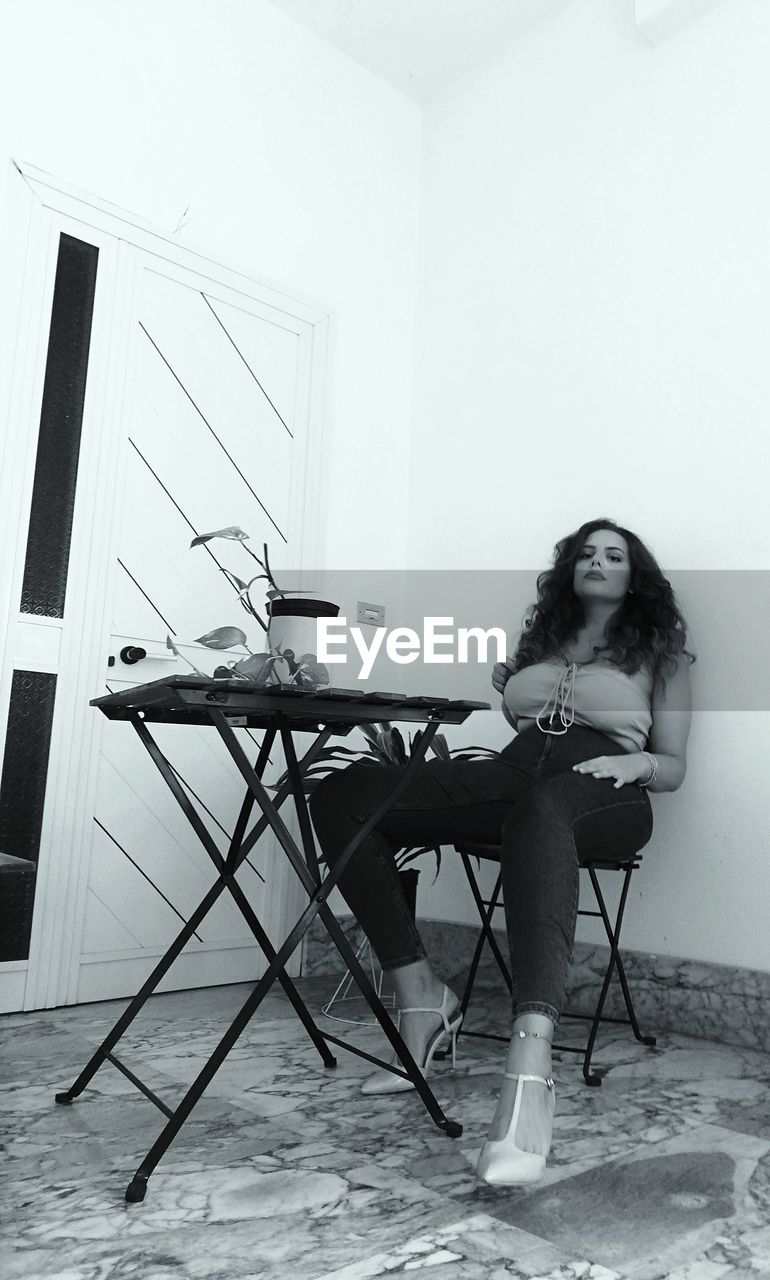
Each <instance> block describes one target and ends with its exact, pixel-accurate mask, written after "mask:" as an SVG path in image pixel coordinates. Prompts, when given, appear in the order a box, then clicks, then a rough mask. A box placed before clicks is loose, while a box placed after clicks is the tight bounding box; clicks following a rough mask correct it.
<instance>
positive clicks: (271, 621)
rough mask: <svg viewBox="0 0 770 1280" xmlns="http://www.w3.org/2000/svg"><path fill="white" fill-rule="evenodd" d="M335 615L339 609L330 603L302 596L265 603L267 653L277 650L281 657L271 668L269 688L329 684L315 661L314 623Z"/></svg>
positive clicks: (316, 632)
mask: <svg viewBox="0 0 770 1280" xmlns="http://www.w3.org/2000/svg"><path fill="white" fill-rule="evenodd" d="M339 611H340V607H339V605H338V604H332V602H331V601H330V600H311V599H309V598H306V597H304V596H297V597H279V598H278V599H275V600H271V601H270V602H269V606H268V630H267V639H268V644H269V646H270V648H271V649H280V651H281V653H282V655H283V657H282V658H280V659H279V660H278V661H277V662H276V663H275V665H274V667H273V670H272V673H271V683H272V684H289V683H291V684H300V685H303V684H304V685H308V686H311V687H312V686H315V685H324V684H328V683H329V672H328V671H327V669H326V667H325V666H324V665H323V664H322V663H319V662H318V659H317V653H318V619H319V618H336V617H337V616H338V614H339ZM298 668H300V671H299V679H298V678H297V671H298Z"/></svg>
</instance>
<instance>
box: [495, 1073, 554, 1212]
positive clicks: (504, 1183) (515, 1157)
mask: <svg viewBox="0 0 770 1280" xmlns="http://www.w3.org/2000/svg"><path fill="white" fill-rule="evenodd" d="M503 1074H504V1075H505V1078H506V1080H517V1081H518V1084H517V1085H516V1097H515V1099H514V1102H513V1115H512V1116H511V1123H510V1125H509V1126H508V1132H507V1134H506V1135H505V1137H504V1138H500V1139H499V1140H492V1139H487V1141H486V1142H485V1143H484V1146H483V1147H482V1148H481V1154H480V1155H479V1159H478V1163H477V1165H476V1171H477V1173H478V1175H479V1177H480V1178H483V1179H484V1181H485V1182H488V1183H490V1184H491V1185H492V1186H495V1187H511V1186H518V1185H520V1184H524V1183H527V1182H537V1181H538V1179H539V1178H541V1177H542V1176H543V1173H544V1172H545V1160H546V1157H545V1156H544V1155H539V1154H538V1153H537V1152H535V1151H522V1149H521V1147H517V1146H516V1123H517V1121H518V1119H519V1111H520V1110H521V1098H522V1094H523V1092H524V1088H523V1086H524V1082H525V1081H526V1080H537V1081H539V1083H540V1084H544V1085H545V1087H546V1089H547V1090H548V1092H549V1093H550V1094H551V1096H552V1097H553V1098H555V1096H556V1092H555V1090H556V1086H555V1085H554V1082H553V1080H552V1079H551V1077H550V1076H548V1077H545V1076H530V1075H518V1074H516V1073H515V1072H513V1071H505V1072H504V1073H503ZM550 1149H551V1142H550V1139H549V1141H548V1150H549V1151H550Z"/></svg>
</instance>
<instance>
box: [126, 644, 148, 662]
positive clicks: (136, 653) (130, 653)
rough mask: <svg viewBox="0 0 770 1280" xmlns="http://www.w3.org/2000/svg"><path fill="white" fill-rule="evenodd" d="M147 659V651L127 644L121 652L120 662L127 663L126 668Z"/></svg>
mask: <svg viewBox="0 0 770 1280" xmlns="http://www.w3.org/2000/svg"><path fill="white" fill-rule="evenodd" d="M146 657H147V650H146V649H142V648H141V647H140V646H139V645H138V644H127V645H126V646H125V648H124V649H121V651H120V660H121V662H125V664H126V666H128V667H133V665H134V663H135V662H141V661H142V658H146Z"/></svg>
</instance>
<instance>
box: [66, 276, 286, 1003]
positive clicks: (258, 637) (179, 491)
mask: <svg viewBox="0 0 770 1280" xmlns="http://www.w3.org/2000/svg"><path fill="white" fill-rule="evenodd" d="M135 259H136V287H135V290H134V297H135V304H134V305H135V314H134V316H133V317H132V320H133V338H132V348H131V363H130V374H129V377H128V379H127V383H126V394H125V401H124V406H123V415H122V419H123V431H124V433H125V444H124V477H123V489H122V500H121V508H122V510H121V516H120V521H119V532H118V536H117V545H116V549H115V559H116V561H117V565H118V576H117V580H116V584H115V585H116V590H115V595H114V603H113V615H112V633H111V646H110V652H111V654H112V656H113V658H114V659H115V663H114V666H113V667H111V668H109V669H108V670H107V671H106V672H105V683H106V686H107V687H108V688H111V689H117V688H120V687H125V686H126V684H135V683H144V682H145V681H147V680H151V679H157V678H159V677H160V676H163V675H164V674H167V673H168V672H169V671H170V670H179V671H182V670H186V669H188V670H189V668H187V667H186V666H185V664H184V663H183V662H181V661H179V660H175V661H173V662H171V663H169V662H168V661H167V660H166V659H167V657H168V650H167V649H166V647H165V643H166V636H167V634H170V635H171V636H172V637H173V640H174V643H175V644H177V645H179V646H181V647H182V651H183V652H184V653H185V655H186V656H187V658H188V659H189V660H190V661H191V662H193V663H194V664H195V666H196V667H198V668H199V669H201V670H204V671H207V672H212V671H213V670H214V668H215V667H216V666H217V665H219V664H220V663H222V662H226V661H227V660H228V659H236V658H238V657H242V656H244V653H245V650H244V649H238V650H234V651H232V652H228V653H222V652H217V651H212V650H209V649H207V648H205V647H204V646H201V645H196V644H195V643H194V642H195V639H196V637H198V636H201V635H203V634H205V633H206V632H207V631H209V630H211V629H213V628H215V627H218V626H225V625H228V626H229V625H233V626H239V627H241V628H242V629H243V630H244V631H245V632H246V633H247V636H248V641H247V644H248V647H249V648H251V649H252V651H259V650H261V649H262V648H263V647H264V633H263V632H262V631H261V629H260V628H259V626H258V624H257V623H256V622H255V621H254V620H253V619H252V618H250V617H249V616H248V615H247V614H246V612H245V611H244V610H243V609H242V606H241V605H240V602H239V600H238V597H237V592H235V591H234V590H233V588H232V586H231V584H230V583H229V582H228V580H227V578H226V576H225V574H224V573H222V572H221V571H220V568H219V567H218V566H219V565H224V566H226V567H227V568H228V569H230V570H232V572H234V573H236V574H237V575H238V576H239V577H240V578H242V579H244V580H248V579H249V578H251V577H253V576H254V575H255V574H256V573H260V572H261V569H260V568H259V566H258V565H257V564H256V562H255V561H254V559H253V558H252V557H251V556H250V555H249V554H248V553H247V551H246V550H245V549H244V547H243V546H242V545H241V544H240V543H239V542H237V541H224V540H217V541H216V542H214V543H212V544H211V545H210V546H199V547H196V548H194V549H190V541H191V539H192V538H193V537H194V536H196V535H197V534H199V533H205V532H210V531H212V530H214V529H217V528H222V527H226V526H229V525H239V526H240V527H242V528H243V529H244V530H245V531H246V532H247V533H248V534H249V545H250V546H251V547H252V548H253V550H254V551H255V553H256V554H258V555H259V556H260V558H261V557H262V544H263V542H266V543H267V544H268V547H269V549H270V558H271V564H273V565H274V566H275V569H276V573H277V574H278V573H279V572H280V566H281V564H283V565H286V564H287V561H288V559H289V557H290V555H291V551H292V545H293V543H294V542H295V541H296V538H295V536H294V535H295V532H296V531H295V529H294V528H293V521H294V520H295V513H296V510H297V505H298V498H297V489H298V487H301V486H302V484H303V479H304V463H305V458H304V451H303V446H304V434H305V432H304V427H303V423H302V422H301V421H297V415H296V410H295V407H296V406H297V405H298V404H300V405H301V404H302V403H303V402H304V401H305V400H306V394H305V393H303V390H302V388H298V385H297V384H298V381H299V380H300V379H301V377H302V364H301V360H300V357H301V340H300V334H299V333H298V332H297V325H296V322H295V323H294V325H293V326H292V324H291V323H290V321H289V319H288V317H286V316H284V315H282V314H280V313H279V312H275V311H271V309H270V308H267V307H265V306H263V305H260V304H258V302H257V301H256V300H255V305H254V306H253V308H252V309H251V310H249V309H248V308H247V306H246V302H245V301H244V300H243V299H242V298H241V299H239V301H238V305H235V304H234V303H232V302H228V301H227V299H226V298H225V297H223V296H222V295H221V294H220V295H219V296H216V297H214V296H213V295H212V291H211V284H210V281H208V280H207V281H203V280H198V279H196V277H195V275H194V273H192V272H190V271H189V270H185V271H179V270H178V269H176V268H173V269H172V268H168V269H162V268H161V267H160V266H159V264H158V263H157V262H156V261H153V260H151V259H149V258H147V257H146V256H144V255H141V254H139V255H135ZM204 285H205V288H204ZM265 585H266V584H262V586H263V590H262V591H261V592H257V593H256V599H257V600H258V601H262V600H264V586H265ZM127 644H128V645H136V646H140V647H141V648H143V649H145V650H146V652H147V655H148V656H147V658H146V659H144V660H142V661H141V662H139V663H136V664H135V665H132V666H128V665H127V664H126V663H125V662H123V661H122V660H121V657H120V654H121V650H122V649H124V648H125V646H126V645H127ZM153 734H154V736H155V738H156V741H158V743H159V745H160V747H161V750H162V751H163V753H164V755H165V756H166V757H167V759H169V760H170V761H171V763H172V764H173V766H174V768H175V769H176V770H177V772H178V776H179V777H180V780H181V781H182V784H183V786H184V787H185V790H186V791H187V793H188V795H189V796H190V798H191V799H192V801H193V803H194V804H195V807H196V809H197V810H198V811H199V812H200V814H201V816H202V817H203V819H204V822H205V823H206V826H207V828H208V829H209V831H210V832H211V834H212V835H213V836H214V838H215V839H216V840H217V842H218V845H219V847H220V849H222V850H225V849H226V847H227V840H228V838H229V835H230V833H231V832H232V830H233V828H234V825H235V821H236V818H237V813H238V808H239V805H240V802H241V798H242V794H243V788H242V783H241V780H240V775H239V774H238V773H237V771H236V769H235V767H234V765H233V764H232V762H231V761H230V758H229V756H228V755H227V753H226V751H225V749H224V747H223V744H222V743H221V741H220V739H219V737H218V735H217V733H216V731H215V730H214V729H213V727H212V728H211V729H206V728H195V727H182V726H173V725H163V726H156V727H155V728H154V729H153ZM243 741H244V745H245V746H246V749H247V751H248V753H249V754H250V755H251V756H252V757H254V758H256V754H257V750H258V747H259V735H251V734H248V733H247V732H246V731H244V733H243ZM94 820H95V824H96V831H95V834H94V841H93V848H92V856H91V869H90V874H89V878H88V890H87V894H88V901H87V906H86V916H85V925H84V934H83V946H82V951H83V964H84V966H85V967H86V972H85V973H84V982H85V984H86V987H83V988H82V989H83V990H85V989H86V988H87V990H88V992H89V994H90V995H91V997H93V994H94V992H95V991H98V992H99V993H100V994H101V995H102V996H103V997H105V998H106V997H110V996H113V995H118V994H124V992H122V991H118V990H117V989H116V985H115V984H116V980H119V979H118V978H117V975H118V974H119V972H120V969H119V966H117V965H116V960H117V959H118V957H121V958H123V959H125V960H127V961H129V960H134V959H136V958H137V957H139V956H141V955H142V954H146V955H147V956H148V961H149V959H150V956H153V957H154V955H155V954H157V953H158V952H159V951H162V950H163V949H165V947H166V946H167V945H168V943H169V941H170V940H171V938H172V937H173V936H174V935H175V934H176V933H177V932H178V930H179V928H180V927H181V922H182V921H183V920H185V919H187V918H188V917H189V915H190V914H191V913H192V911H193V910H194V908H195V907H196V906H197V905H198V903H199V901H200V900H201V899H202V898H203V897H204V895H205V894H206V892H207V890H208V888H209V886H210V884H211V870H210V860H209V857H208V855H207V853H206V852H205V850H204V849H203V847H202V845H201V844H200V842H199V840H198V839H197V837H196V836H195V834H194V832H193V831H192V829H191V828H190V826H189V824H188V823H187V821H186V819H185V818H184V816H183V814H182V812H181V810H180V808H179V806H178V804H177V803H176V801H175V800H174V798H173V797H172V795H171V793H170V791H169V790H168V787H167V785H166V783H165V782H164V780H163V778H162V777H161V775H160V773H159V771H158V770H157V768H156V767H155V765H154V764H153V763H152V761H151V759H150V757H149V755H148V753H147V751H146V750H145V748H144V747H143V746H142V744H141V742H140V741H139V738H138V736H137V735H136V733H135V732H134V730H133V729H132V728H131V727H130V726H128V725H126V724H124V723H120V722H118V723H115V722H108V723H106V724H105V725H104V728H103V733H102V748H101V760H100V764H99V772H98V781H97V791H96V803H95V810H94ZM285 875H286V869H285V867H284V865H283V861H282V855H280V858H276V856H275V849H274V847H273V845H272V842H271V837H270V836H269V835H268V837H266V839H265V840H263V841H262V842H261V844H260V846H258V847H257V849H256V850H255V851H254V853H253V854H252V856H251V858H250V862H249V864H245V865H244V866H243V867H242V868H241V871H240V872H239V882H240V884H241V887H242V888H243V890H244V892H245V893H246V895H247V897H248V899H249V901H250V902H251V903H252V905H253V906H254V908H255V910H256V911H257V914H258V915H259V917H260V919H262V920H263V921H265V920H266V919H269V918H270V916H271V912H272V911H273V905H272V902H271V892H272V887H271V883H270V882H271V881H272V882H273V885H274V883H275V881H276V878H278V879H279V880H282V879H283V878H285ZM273 923H275V922H273ZM111 930H113V932H114V943H112V944H110V943H109V939H110V931H111ZM131 939H133V940H134V941H133V942H131V941H130V940H131ZM105 942H107V944H108V945H105ZM212 952H213V953H217V954H216V955H215V956H214V957H213V958H212V956H211V953H212ZM225 952H227V953H229V961H228V956H227V955H224V954H223V953H225ZM263 967H264V962H263V957H262V954H261V952H260V951H259V949H258V948H256V946H255V945H254V944H253V939H252V937H251V934H250V932H249V930H248V928H247V926H246V924H245V922H244V920H243V917H242V915H241V913H240V912H239V910H238V909H237V907H236V906H235V904H234V902H233V901H232V899H231V897H230V896H229V894H225V895H223V896H222V897H221V898H220V899H219V901H218V902H217V903H216V905H215V907H214V909H213V910H212V912H211V913H210V915H209V916H208V917H207V919H206V920H205V921H204V922H203V924H202V926H201V928H200V930H199V931H198V934H197V936H196V939H195V941H194V943H191V946H190V954H189V955H188V958H187V967H186V972H185V977H184V979H183V982H184V985H206V983H207V982H209V981H215V980H216V981H222V980H223V972H224V973H225V974H226V978H225V980H229V981H240V980H243V979H247V978H254V977H256V976H258V974H259V973H260V972H261V970H262V969H263ZM126 971H127V972H133V966H132V965H129V966H128V968H127V970H126Z"/></svg>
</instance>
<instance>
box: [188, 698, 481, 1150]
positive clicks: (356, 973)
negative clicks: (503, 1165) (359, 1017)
mask: <svg viewBox="0 0 770 1280" xmlns="http://www.w3.org/2000/svg"><path fill="white" fill-rule="evenodd" d="M209 715H210V717H211V719H212V721H213V723H214V724H215V725H216V727H217V729H218V730H219V733H220V735H221V737H222V739H223V741H224V743H225V745H226V747H227V749H228V751H229V752H230V755H231V756H232V758H233V760H234V762H235V764H236V766H237V767H238V769H239V770H240V772H241V774H242V776H243V778H244V781H245V782H246V783H247V784H248V786H249V788H250V789H251V790H252V791H253V793H254V795H255V796H256V798H257V801H258V803H259V806H260V808H261V809H262V811H263V813H264V814H265V816H266V817H267V819H268V821H269V822H270V826H271V827H272V829H273V831H274V832H275V835H276V837H277V839H278V841H279V843H280V845H281V847H282V848H283V850H284V852H285V853H286V856H287V857H288V859H289V861H290V863H291V865H292V866H293V868H294V870H295V871H296V873H297V875H298V876H299V878H300V880H301V882H302V884H303V886H304V888H305V889H306V890H307V892H308V895H309V896H310V903H309V905H308V906H307V907H306V909H305V911H304V912H303V913H302V915H301V916H300V919H299V920H298V921H297V923H296V925H295V926H294V928H293V929H292V931H291V933H290V934H289V936H288V938H287V939H286V942H285V943H284V944H283V946H281V947H280V948H279V950H278V955H277V957H276V960H275V961H274V962H273V964H272V965H271V966H270V967H269V968H268V970H267V972H266V973H265V974H264V975H263V978H262V979H261V980H260V984H261V983H262V982H265V981H267V980H268V978H269V979H270V981H271V982H272V980H273V978H274V976H275V972H276V964H277V962H278V961H279V959H284V958H285V954H284V953H285V952H286V949H287V948H288V952H287V954H291V951H293V950H294V947H295V946H296V945H297V944H298V943H299V942H300V941H301V939H302V938H303V937H304V935H305V933H306V932H307V930H308V929H309V927H310V925H311V924H312V922H313V920H314V919H315V917H316V916H317V915H320V917H321V920H322V922H323V924H324V925H325V927H326V930H327V932H328V933H329V935H330V937H331V939H332V941H333V942H334V944H335V946H336V947H337V950H338V951H339V953H340V955H341V956H342V958H343V960H344V961H345V963H346V965H347V966H348V968H349V970H350V972H351V973H352V975H353V978H354V981H355V982H356V984H357V986H358V987H359V989H360V991H361V994H362V995H363V996H364V998H365V1000H366V1002H367V1004H368V1005H369V1008H370V1009H371V1010H372V1013H373V1014H374V1016H375V1017H376V1019H377V1021H378V1023H379V1024H380V1026H381V1028H382V1030H383V1031H384V1032H385V1035H386V1036H387V1038H388V1040H389V1041H390V1043H391V1045H392V1047H393V1049H394V1051H395V1053H396V1055H397V1057H398V1058H399V1060H400V1061H401V1063H402V1064H403V1065H404V1067H405V1070H404V1071H399V1070H397V1069H396V1068H393V1067H391V1066H390V1064H388V1063H385V1062H383V1061H382V1059H380V1058H375V1057H373V1056H372V1055H371V1054H368V1053H364V1052H363V1051H362V1050H360V1049H358V1048H356V1047H355V1046H353V1045H349V1044H347V1042H345V1041H343V1040H339V1039H338V1038H337V1037H336V1036H332V1035H329V1034H328V1033H327V1032H324V1033H323V1035H324V1038H325V1039H327V1040H331V1041H332V1042H333V1043H334V1044H338V1045H340V1046H341V1047H342V1048H345V1049H347V1050H348V1051H349V1052H351V1053H356V1054H357V1055H358V1056H359V1057H363V1058H366V1059H367V1060H368V1061H370V1062H374V1063H376V1064H377V1065H379V1066H382V1067H385V1068H386V1069H387V1070H390V1071H393V1073H394V1075H402V1076H404V1077H406V1078H407V1079H409V1080H411V1081H412V1084H413V1085H414V1087H415V1089H416V1090H417V1092H418V1093H419V1095H420V1097H421V1099H422V1101H423V1103H424V1105H425V1107H426V1109H427V1110H428V1113H429V1114H430V1116H431V1119H432V1120H433V1121H434V1123H435V1124H436V1125H437V1126H438V1127H439V1128H440V1129H443V1130H444V1132H445V1133H447V1134H449V1136H450V1137H459V1135H460V1134H461V1133H462V1125H460V1124H458V1123H457V1122H456V1121H453V1120H448V1119H447V1117H446V1116H445V1115H444V1113H443V1111H442V1110H441V1108H440V1107H439V1105H438V1103H437V1101H436V1099H435V1097H434V1096H433V1093H432V1091H431V1089H430V1087H429V1086H428V1084H427V1082H426V1080H425V1077H424V1076H423V1074H422V1072H421V1071H420V1069H419V1067H418V1066H417V1063H416V1062H415V1060H414V1058H413V1057H412V1055H411V1053H410V1052H409V1050H408V1048H407V1046H406V1045H405V1044H404V1041H403V1040H402V1038H401V1035H400V1034H399V1032H398V1031H397V1030H396V1026H395V1024H394V1022H393V1020H392V1018H390V1016H389V1014H388V1012H387V1010H386V1008H385V1006H384V1005H383V1003H382V1001H381V1000H380V998H379V996H378V995H377V992H376V990H375V988H374V986H373V984H372V982H371V981H370V979H369V976H368V974H367V973H366V971H365V969H364V968H363V966H362V965H361V964H360V962H359V961H358V959H357V957H356V953H355V951H354V950H353V948H352V946H351V945H350V943H349V942H348V940H347V938H346V937H345V934H344V933H343V931H342V929H341V927H340V925H339V924H338V923H337V921H336V919H335V918H334V915H333V913H332V911H331V910H330V908H329V907H328V905H327V898H328V896H329V894H330V893H331V892H332V889H333V888H335V886H336V884H337V881H338V880H339V877H340V876H341V875H342V873H343V872H344V870H345V867H346V866H347V865H348V863H349V861H350V859H351V858H352V856H353V854H354V853H355V851H356V849H358V847H359V845H360V844H361V843H362V842H363V841H364V840H365V839H366V837H367V836H368V835H369V832H370V831H372V830H373V829H374V827H376V825H377V823H378V822H379V821H380V819H381V818H382V817H384V815H385V814H386V813H387V812H388V811H389V809H390V808H391V807H392V805H394V804H395V802H396V800H397V799H398V797H399V796H400V795H401V794H402V793H403V792H404V791H405V790H406V788H407V786H408V785H409V782H410V781H411V778H412V776H413V774H414V772H415V770H416V769H417V767H418V765H419V764H420V763H421V761H422V760H423V759H424V757H425V754H426V752H427V750H428V747H429V746H430V743H431V741H432V739H433V737H434V735H435V733H436V730H437V729H438V726H439V723H440V722H439V721H438V720H434V721H430V722H429V723H428V724H427V725H426V727H425V729H424V731H423V733H422V735H421V737H420V740H419V742H418V743H417V745H416V746H415V747H414V748H413V752H412V756H411V757H410V761H409V764H408V765H407V768H406V770H405V772H404V773H403V774H402V775H401V777H400V779H399V780H398V782H397V783H396V785H395V787H394V788H393V790H392V792H391V794H390V795H389V796H388V797H387V798H386V799H385V800H384V801H383V802H382V804H381V805H380V806H379V807H378V808H377V809H376V810H375V811H374V813H372V814H370V816H369V818H368V819H367V821H366V822H365V823H363V824H362V826H361V828H360V830H359V831H358V832H357V834H356V835H355V836H354V837H353V839H352V840H351V841H350V843H349V844H348V845H346V847H345V848H344V849H343V851H342V853H341V854H340V856H339V858H338V859H337V860H336V862H335V865H334V868H333V870H332V871H331V872H330V873H329V874H328V875H327V876H326V878H325V879H324V880H323V882H319V880H318V879H317V878H316V877H314V876H313V874H312V872H311V871H310V868H309V867H308V865H307V863H306V862H305V861H304V860H303V858H302V855H301V853H300V851H299V849H298V848H297V845H296V842H295V841H294V839H293V837H292V835H291V832H290V831H289V830H288V828H287V827H286V825H285V823H284V822H283V820H282V819H281V817H280V815H279V814H278V813H277V812H276V811H275V808H274V806H273V804H272V801H271V800H270V797H269V795H268V794H267V792H266V790H265V788H264V786H263V785H262V782H261V780H260V779H259V778H258V777H257V776H256V775H255V773H254V770H253V769H252V768H251V765H250V763H249V761H248V758H247V756H246V755H245V753H244V751H243V749H242V747H241V745H240V743H239V742H238V740H237V739H236V737H235V734H234V733H233V731H232V728H231V726H230V725H229V724H228V723H227V719H226V717H225V716H224V715H223V714H222V712H221V711H219V710H217V709H215V708H211V709H210V710H209ZM295 802H296V804H297V806H298V810H299V812H300V813H301V812H302V809H303V807H304V806H305V798H304V791H303V790H302V789H301V788H299V789H298V791H297V793H296V795H295ZM300 821H301V827H302V828H303V829H304V820H303V819H301V820H300ZM310 838H311V839H312V836H311V837H310Z"/></svg>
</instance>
